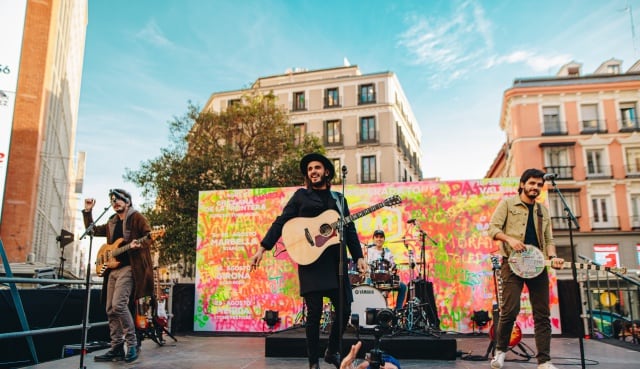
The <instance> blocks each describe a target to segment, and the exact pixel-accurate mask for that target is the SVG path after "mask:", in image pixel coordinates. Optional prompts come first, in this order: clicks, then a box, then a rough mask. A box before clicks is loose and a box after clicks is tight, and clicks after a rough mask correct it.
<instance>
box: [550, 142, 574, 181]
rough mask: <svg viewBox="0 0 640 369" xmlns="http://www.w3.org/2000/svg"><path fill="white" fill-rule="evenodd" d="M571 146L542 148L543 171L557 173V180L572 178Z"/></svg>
mask: <svg viewBox="0 0 640 369" xmlns="http://www.w3.org/2000/svg"><path fill="white" fill-rule="evenodd" d="M572 152H573V151H572V146H550V147H545V148H544V157H545V163H546V166H545V171H547V172H550V173H557V174H558V178H561V179H571V178H573V161H572V160H571V158H572V156H571V153H572Z"/></svg>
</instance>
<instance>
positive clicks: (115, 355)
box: [93, 345, 124, 361]
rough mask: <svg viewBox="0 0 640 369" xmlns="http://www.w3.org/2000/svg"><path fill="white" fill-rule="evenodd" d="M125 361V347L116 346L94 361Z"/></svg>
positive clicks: (96, 357)
mask: <svg viewBox="0 0 640 369" xmlns="http://www.w3.org/2000/svg"><path fill="white" fill-rule="evenodd" d="M123 359H124V347H123V346H122V345H120V346H115V347H113V348H111V350H109V351H107V352H106V353H104V354H102V355H98V356H95V357H94V358H93V360H94V361H120V360H123Z"/></svg>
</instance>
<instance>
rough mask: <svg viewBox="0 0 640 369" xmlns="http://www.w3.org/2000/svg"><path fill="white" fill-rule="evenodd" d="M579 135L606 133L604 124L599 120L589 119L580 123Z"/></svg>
mask: <svg viewBox="0 0 640 369" xmlns="http://www.w3.org/2000/svg"><path fill="white" fill-rule="evenodd" d="M580 133H581V134H583V135H584V134H593V133H607V126H606V122H605V121H603V120H600V119H590V120H583V121H582V131H580Z"/></svg>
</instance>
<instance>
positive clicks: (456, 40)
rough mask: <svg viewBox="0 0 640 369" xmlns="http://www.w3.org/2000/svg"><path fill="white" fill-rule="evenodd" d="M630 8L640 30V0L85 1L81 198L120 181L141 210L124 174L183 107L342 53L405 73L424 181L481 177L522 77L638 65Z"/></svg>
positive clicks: (329, 63)
mask: <svg viewBox="0 0 640 369" xmlns="http://www.w3.org/2000/svg"><path fill="white" fill-rule="evenodd" d="M628 6H631V9H632V11H633V13H632V14H633V24H634V26H635V27H636V28H635V31H636V32H640V28H637V27H640V18H639V15H640V0H634V1H631V0H629V1H627V0H612V1H601V0H563V1H558V0H537V1H524V0H522V1H514V0H512V1H507V0H466V1H458V0H443V1H427V0H421V1H420V0H416V1H380V0H370V1H346V0H342V1H333V0H325V1H319V0H318V1H296V0H253V1H248V0H238V1H207V0H174V1H168V0H153V1H152V0H146V1H142V0H138V1H131V0H109V1H102V0H89V23H88V27H87V38H86V49H85V59H84V71H83V80H82V91H81V98H80V111H79V121H78V131H77V145H76V149H77V150H78V151H86V152H87V168H86V176H85V182H84V183H85V187H84V193H83V197H95V198H97V199H98V204H97V206H98V207H100V206H103V205H105V206H108V204H107V192H108V189H109V188H114V187H124V188H127V189H129V190H131V191H132V193H133V194H134V203H135V205H140V204H141V201H142V198H141V197H140V192H139V190H137V189H136V188H135V187H134V185H133V184H132V183H128V182H125V181H124V180H123V179H122V175H123V174H124V172H125V168H132V169H138V168H139V167H140V163H141V162H143V161H145V160H148V159H151V158H155V157H157V156H158V155H159V154H160V148H161V147H167V146H168V142H169V140H168V137H169V134H168V125H167V122H168V121H170V120H172V119H173V117H174V116H181V115H182V114H183V113H185V112H186V108H187V103H188V101H192V102H194V103H196V104H197V105H199V106H202V105H203V104H204V103H205V102H206V101H207V99H208V98H209V96H210V95H211V94H212V93H214V92H219V91H226V90H236V89H240V88H244V87H248V86H249V85H250V84H251V83H252V82H254V81H255V80H256V78H258V77H261V76H268V75H275V74H281V73H284V72H285V70H286V69H288V68H306V69H309V70H312V69H322V68H331V67H337V66H341V65H343V60H344V58H347V59H348V60H349V62H350V63H351V64H353V65H358V66H359V67H360V69H361V71H362V72H363V73H365V74H366V73H376V72H382V71H392V72H394V73H396V74H397V76H398V79H399V81H400V83H401V84H402V86H403V88H404V91H405V94H406V96H407V98H408V99H409V102H410V104H411V106H412V109H413V112H414V114H415V116H416V119H417V121H418V124H419V125H420V127H421V129H422V154H423V155H422V163H423V175H424V176H425V177H440V178H441V179H443V180H451V179H477V178H482V177H483V176H484V174H485V173H486V171H487V169H488V168H489V166H490V165H491V163H492V161H493V159H494V158H495V155H496V154H497V152H498V150H499V148H500V146H501V144H502V143H503V142H504V134H503V133H502V132H501V131H500V129H499V126H498V124H499V119H500V109H501V103H502V95H503V93H504V91H505V90H506V89H508V88H510V87H511V85H512V83H513V80H514V79H515V78H520V77H540V76H549V75H555V73H556V72H557V71H558V70H559V68H560V66H562V65H563V64H565V63H567V62H569V61H577V62H579V63H582V65H583V66H582V72H583V74H589V73H592V72H593V71H595V69H596V68H597V67H598V66H599V65H600V64H601V63H602V62H604V61H606V60H608V59H611V58H616V59H621V60H623V65H622V67H623V70H624V71H626V70H627V69H628V68H629V67H630V66H631V65H633V63H635V61H636V60H638V58H639V57H640V56H639V55H640V54H639V52H638V48H639V45H640V43H639V42H638V40H637V39H636V40H635V41H634V38H633V37H632V32H633V31H632V30H633V28H632V22H631V16H630V12H629V11H628V10H625V9H628ZM638 37H640V35H638V36H637V37H636V38H638ZM203 190H205V189H203ZM101 203H102V205H101Z"/></svg>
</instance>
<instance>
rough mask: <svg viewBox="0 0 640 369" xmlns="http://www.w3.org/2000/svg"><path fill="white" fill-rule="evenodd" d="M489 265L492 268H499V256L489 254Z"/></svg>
mask: <svg viewBox="0 0 640 369" xmlns="http://www.w3.org/2000/svg"><path fill="white" fill-rule="evenodd" d="M491 267H492V268H493V270H498V269H500V257H499V256H498V255H491Z"/></svg>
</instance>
